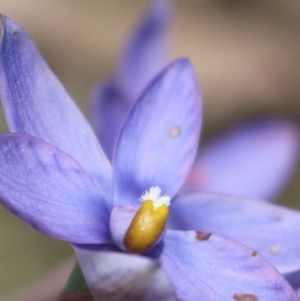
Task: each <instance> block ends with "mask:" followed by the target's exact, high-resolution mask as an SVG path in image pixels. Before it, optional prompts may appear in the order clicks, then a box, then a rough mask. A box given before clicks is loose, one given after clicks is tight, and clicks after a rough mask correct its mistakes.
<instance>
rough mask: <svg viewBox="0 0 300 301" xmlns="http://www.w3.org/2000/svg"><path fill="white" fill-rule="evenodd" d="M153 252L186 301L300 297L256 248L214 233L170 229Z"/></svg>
mask: <svg viewBox="0 0 300 301" xmlns="http://www.w3.org/2000/svg"><path fill="white" fill-rule="evenodd" d="M152 256H157V257H159V258H160V260H161V262H162V266H163V268H164V269H165V271H166V272H167V274H168V276H169V278H170V280H171V282H172V284H173V286H174V288H175V290H176V293H177V296H178V298H179V299H180V300H183V301H190V300H197V301H224V300H232V301H234V300H235V301H241V300H245V301H246V300H249V301H250V300H251V301H258V300H259V301H274V300H276V301H292V300H294V301H296V300H298V297H297V296H296V293H295V292H294V290H293V289H292V288H291V287H290V285H289V284H288V283H287V282H286V280H285V279H284V278H283V277H282V276H281V275H280V274H279V273H278V272H277V271H276V270H275V269H274V268H273V267H272V266H271V265H270V264H269V263H268V262H267V261H266V260H264V259H263V257H262V256H260V255H259V254H258V253H257V252H256V251H253V250H251V249H250V248H248V247H246V246H244V245H243V244H240V243H238V242H235V241H232V240H229V239H226V238H222V237H219V236H217V235H214V234H213V235H209V234H207V233H202V232H196V231H187V232H184V231H173V230H168V231H167V233H166V235H165V238H164V245H163V247H162V248H158V246H157V249H156V250H153V251H152Z"/></svg>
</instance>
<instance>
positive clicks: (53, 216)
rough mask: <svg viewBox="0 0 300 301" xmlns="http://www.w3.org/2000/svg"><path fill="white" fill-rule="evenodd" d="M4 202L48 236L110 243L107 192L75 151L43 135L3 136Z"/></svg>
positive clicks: (0, 194) (0, 183) (0, 193)
mask: <svg viewBox="0 0 300 301" xmlns="http://www.w3.org/2000/svg"><path fill="white" fill-rule="evenodd" d="M0 202H1V203H2V204H3V205H4V206H5V207H6V208H7V209H8V210H10V211H11V212H12V213H14V214H16V215H17V216H18V217H20V218H21V219H23V220H24V221H26V222H27V223H29V224H30V225H31V226H33V227H34V228H36V229H37V230H38V231H40V232H42V233H44V234H45V235H47V236H51V237H54V238H57V239H62V240H67V241H70V242H73V243H90V244H95V243H97V244H98V243H107V242H109V240H110V237H109V229H108V222H109V221H108V219H109V212H108V208H107V205H106V202H105V201H104V199H103V197H101V195H100V194H99V192H98V190H97V188H96V186H95V184H94V183H93V181H92V180H91V179H90V177H89V176H88V175H87V174H86V173H85V172H84V170H83V169H82V168H81V166H80V165H79V164H78V163H77V162H76V161H75V160H74V159H73V158H72V157H70V156H69V155H67V154H65V153H63V152H61V151H60V150H58V149H56V148H55V147H53V146H52V145H51V144H48V143H45V142H43V141H42V140H39V139H38V138H35V137H32V136H28V135H22V134H2V135H0Z"/></svg>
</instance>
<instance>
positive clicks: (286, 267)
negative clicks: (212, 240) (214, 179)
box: [170, 193, 300, 274]
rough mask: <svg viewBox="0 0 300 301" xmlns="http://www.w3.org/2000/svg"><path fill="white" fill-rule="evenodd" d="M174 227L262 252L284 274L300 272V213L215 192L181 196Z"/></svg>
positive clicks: (172, 220) (173, 217) (172, 219)
mask: <svg viewBox="0 0 300 301" xmlns="http://www.w3.org/2000/svg"><path fill="white" fill-rule="evenodd" d="M170 227H172V228H176V229H180V230H192V229H196V230H198V231H203V232H209V233H215V234H218V235H221V236H224V237H227V238H230V239H233V240H236V241H239V242H241V243H243V244H245V245H247V246H249V247H251V248H253V249H255V250H256V251H257V252H259V253H260V254H261V255H262V256H263V257H264V258H265V259H266V260H268V261H269V262H270V263H271V264H272V265H273V266H275V267H276V269H278V270H279V271H280V272H281V273H283V274H285V273H291V272H294V271H297V270H300V248H299V229H300V212H297V211H293V210H289V209H285V208H281V207H279V206H275V205H272V204H268V203H264V202H261V201H256V200H251V199H248V200H247V199H243V198H239V197H234V196H228V195H222V194H213V193H191V194H186V195H181V196H178V197H177V198H176V199H175V200H174V201H173V203H172V206H171V213H170Z"/></svg>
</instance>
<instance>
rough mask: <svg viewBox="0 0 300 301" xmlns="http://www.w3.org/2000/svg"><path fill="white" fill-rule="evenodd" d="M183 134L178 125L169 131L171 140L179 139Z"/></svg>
mask: <svg viewBox="0 0 300 301" xmlns="http://www.w3.org/2000/svg"><path fill="white" fill-rule="evenodd" d="M180 134H181V129H180V126H178V125H175V126H173V127H172V128H171V129H170V130H169V136H170V137H171V138H177V137H179V136H180Z"/></svg>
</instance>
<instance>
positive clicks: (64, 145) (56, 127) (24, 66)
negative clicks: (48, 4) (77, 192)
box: [0, 16, 111, 199]
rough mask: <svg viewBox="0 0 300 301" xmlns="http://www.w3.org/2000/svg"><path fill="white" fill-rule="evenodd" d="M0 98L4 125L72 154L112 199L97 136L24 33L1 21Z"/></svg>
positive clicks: (107, 168)
mask: <svg viewBox="0 0 300 301" xmlns="http://www.w3.org/2000/svg"><path fill="white" fill-rule="evenodd" d="M1 20H2V25H3V33H2V38H1V46H0V47H1V48H0V95H1V100H2V104H3V109H4V113H5V116H6V120H7V123H8V126H9V128H10V130H11V131H12V132H18V133H24V134H29V135H32V136H35V137H37V138H40V139H42V140H44V141H46V142H48V143H51V144H52V145H54V146H55V147H57V148H58V149H60V150H61V151H64V152H66V153H68V154H70V155H71V156H72V157H73V158H74V159H75V160H77V161H78V162H79V163H80V164H81V165H82V167H83V168H84V169H85V171H86V172H87V173H88V174H89V175H90V176H91V177H92V178H93V179H94V181H95V183H96V185H97V186H98V188H99V189H100V190H101V191H102V193H103V194H104V195H105V196H107V199H109V198H110V197H111V195H110V194H111V187H110V185H111V167H110V165H109V162H108V160H107V158H106V156H105V155H104V153H103V151H102V149H101V147H100V145H99V143H98V141H97V138H96V136H95V134H94V133H93V131H92V129H91V128H90V126H89V125H88V123H87V121H86V120H85V118H84V117H83V115H82V114H81V112H80V111H79V110H78V108H77V106H76V105H75V104H74V103H73V101H72V99H71V98H70V96H69V95H68V93H67V92H66V90H65V89H64V87H63V86H62V85H61V83H60V82H59V81H58V79H57V78H56V77H55V75H54V74H53V72H52V71H51V70H50V68H49V67H48V66H47V64H46V62H45V61H44V59H43V58H42V56H41V54H40V53H39V51H38V49H37V48H36V46H35V44H34V42H33V41H32V40H31V38H30V36H29V35H28V33H27V32H26V31H25V29H24V28H23V27H22V26H20V25H19V24H17V23H16V22H14V21H13V20H12V19H10V18H8V17H6V16H2V18H1Z"/></svg>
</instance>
